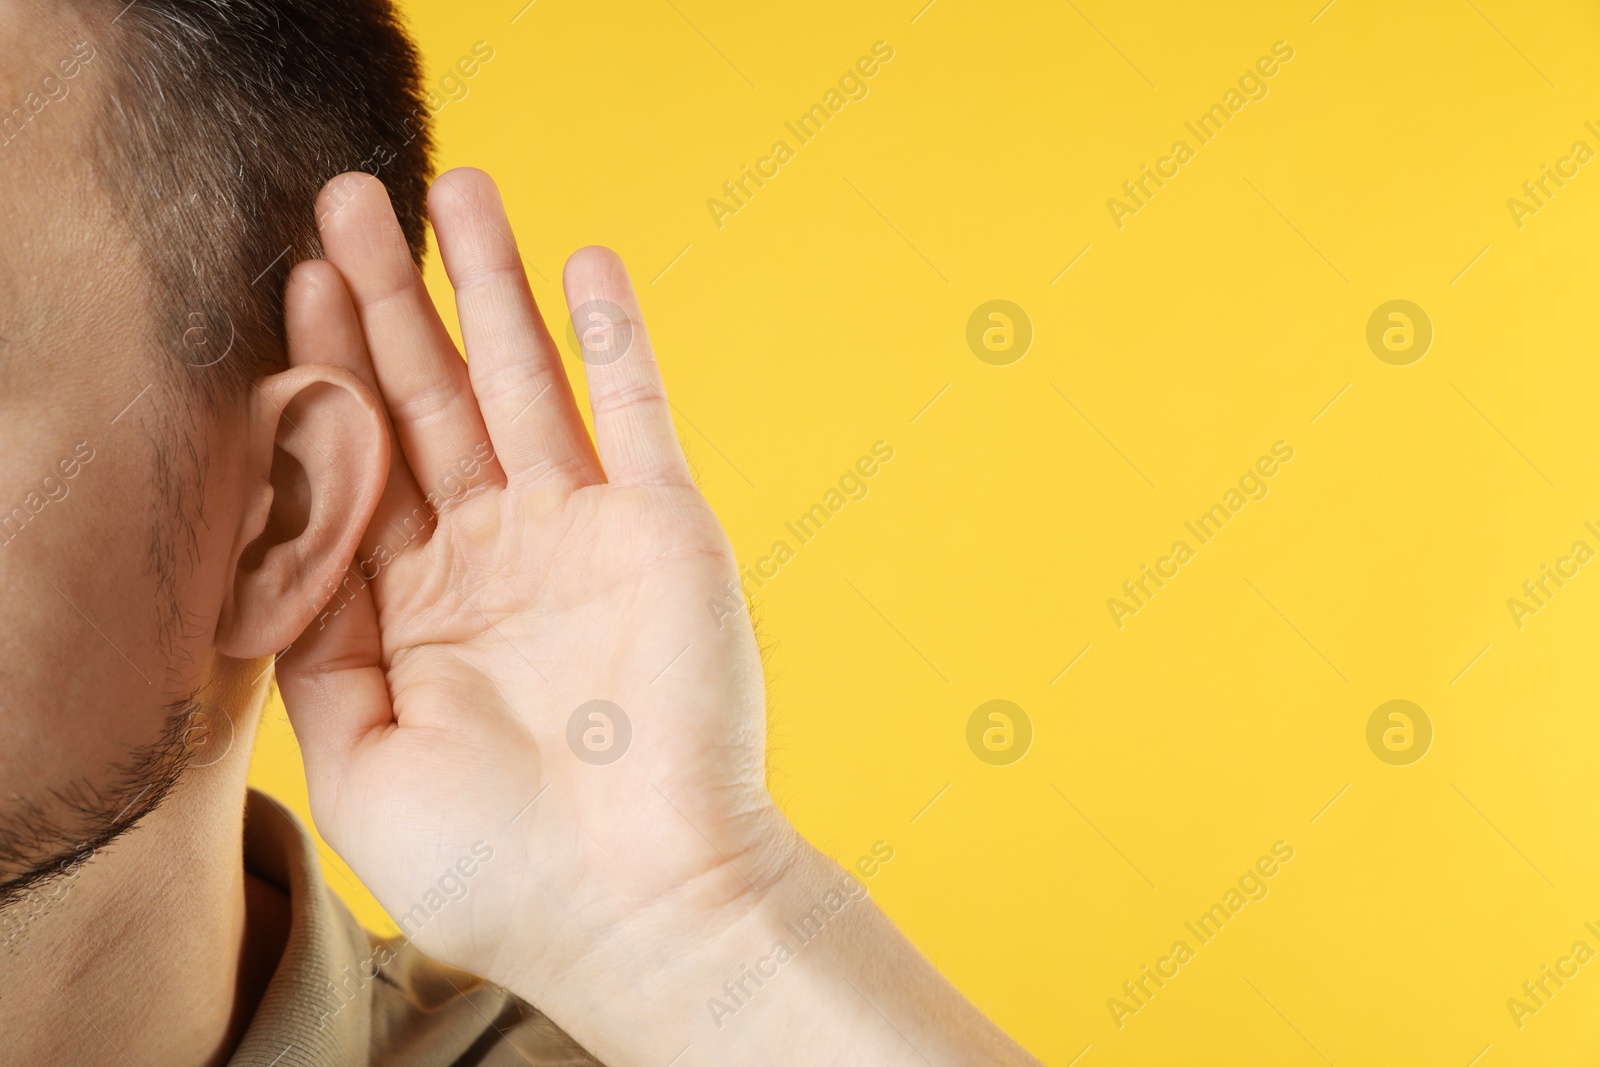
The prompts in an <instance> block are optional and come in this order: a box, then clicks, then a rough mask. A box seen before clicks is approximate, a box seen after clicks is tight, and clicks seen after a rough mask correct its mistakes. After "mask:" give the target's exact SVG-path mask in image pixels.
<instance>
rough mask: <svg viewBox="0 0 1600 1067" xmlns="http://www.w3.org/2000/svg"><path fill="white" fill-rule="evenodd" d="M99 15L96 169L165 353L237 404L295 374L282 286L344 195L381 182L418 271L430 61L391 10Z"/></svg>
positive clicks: (339, 4) (196, 5)
mask: <svg viewBox="0 0 1600 1067" xmlns="http://www.w3.org/2000/svg"><path fill="white" fill-rule="evenodd" d="M91 2H93V3H94V5H95V7H96V8H97V9H98V10H99V11H100V12H103V13H104V17H105V20H106V23H105V24H106V26H107V30H108V33H107V36H106V44H107V47H106V49H105V52H106V53H107V54H108V58H110V59H111V65H112V66H113V67H114V68H115V70H114V73H113V74H112V78H113V79H114V82H113V86H112V99H111V100H110V101H109V102H108V107H107V108H106V114H105V116H104V117H103V126H102V128H101V130H100V131H99V132H100V134H101V136H99V137H97V139H96V140H97V147H96V149H95V155H96V163H97V165H98V169H99V170H100V171H101V173H102V176H103V177H104V178H105V179H106V185H107V187H108V189H109V191H110V193H111V195H112V197H113V199H114V200H115V201H116V206H117V207H118V208H119V211H120V213H121V214H122V215H123V216H124V218H126V220H127V221H128V224H129V227H130V230H131V233H132V236H133V238H134V240H135V242H136V246H137V247H138V248H139V249H140V251H141V253H142V258H143V259H144V261H145V265H146V266H148V268H149V270H150V273H151V275H152V276H153V278H154V280H155V282H156V285H155V287H154V291H153V292H152V293H151V299H152V305H151V310H152V312H153V316H154V325H155V329H156V334H155V336H156V338H157V340H158V343H162V344H164V345H168V346H170V349H171V355H172V358H171V360H169V361H168V362H169V363H170V364H171V365H172V366H173V367H174V368H175V370H174V373H176V374H179V375H182V376H185V377H187V378H190V379H193V383H192V384H193V386H194V387H195V388H197V389H199V390H200V391H201V392H202V393H203V394H204V395H206V396H208V397H210V398H211V399H213V400H216V399H219V398H221V397H223V396H227V395H233V396H238V395H239V394H241V393H242V392H243V391H244V390H245V389H247V388H248V386H249V384H250V383H251V382H253V381H255V380H256V379H257V378H259V377H261V376H262V375H264V374H268V373H271V372H272V371H274V370H278V369H281V368H282V367H283V366H284V362H285V344H284V327H283V287H284V282H285V280H286V278H287V276H288V273H289V270H290V268H292V267H293V266H294V265H295V263H297V262H299V261H301V260H304V259H312V258H317V257H319V256H320V255H321V254H322V250H321V241H320V240H319V238H318V235H317V224H316V215H315V201H316V196H317V193H318V191H319V190H320V189H321V188H322V186H323V185H324V184H325V183H327V182H328V181H329V180H330V179H331V178H333V177H334V176H336V175H338V174H340V173H343V172H345V171H353V170H364V171H367V172H369V173H374V174H376V175H377V176H378V177H379V178H380V179H381V180H382V181H383V183H384V185H385V186H386V187H387V188H388V191H389V196H390V198H391V199H392V200H393V202H394V208H395V213H396V215H397V216H398V217H399V220H400V225H401V228H402V229H403V230H404V232H405V236H406V240H407V242H408V243H409V244H410V246H411V252H412V256H413V258H414V259H416V261H417V262H419V263H420V262H421V260H422V256H423V251H424V248H425V246H426V241H427V236H426V226H427V191H428V184H429V182H430V180H431V178H432V175H433V143H432V138H431V136H430V132H429V129H428V119H429V114H430V113H429V112H428V111H427V110H426V108H425V106H424V103H423V89H422V71H421V62H420V59H419V56H418V53H417V49H416V47H415V46H414V45H413V44H412V42H411V40H410V38H409V37H408V36H407V35H406V32H405V31H404V29H403V28H402V26H401V24H400V20H399V18H398V16H397V14H396V12H395V9H394V6H393V4H392V3H391V2H390V0H135V2H134V3H131V4H126V6H124V5H125V3H126V0H91ZM93 25H94V23H93V22H91V23H90V27H91V32H92V27H93ZM224 352H226V356H224ZM175 384H178V385H179V386H180V388H181V386H182V385H183V383H182V382H181V381H180V382H177V383H175Z"/></svg>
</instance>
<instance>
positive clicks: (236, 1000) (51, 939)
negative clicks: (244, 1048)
mask: <svg viewBox="0 0 1600 1067" xmlns="http://www.w3.org/2000/svg"><path fill="white" fill-rule="evenodd" d="M249 725H253V724H249ZM251 732H252V731H250V730H248V729H245V728H244V724H241V727H240V730H239V733H240V736H239V737H238V738H237V739H236V742H237V743H236V746H235V750H234V751H231V752H230V753H229V755H228V756H227V758H225V759H224V760H222V761H221V762H219V763H218V764H216V765H215V766H211V767H201V768H191V769H190V770H189V771H188V772H186V773H185V774H184V776H183V779H182V780H181V781H180V782H179V783H178V785H177V786H176V787H175V788H174V789H173V790H172V793H171V794H170V795H169V796H168V797H167V799H166V800H165V802H163V803H162V805H161V806H160V807H159V808H158V809H157V810H156V811H154V812H152V813H151V814H150V815H149V816H147V817H146V818H145V819H144V820H143V821H142V822H141V823H140V824H139V825H138V826H137V827H136V828H135V829H134V830H133V831H131V832H130V833H128V834H126V835H124V836H123V837H122V838H120V839H118V840H117V841H115V842H113V843H112V844H111V845H110V846H108V847H107V848H106V849H104V850H102V851H101V852H100V853H99V854H97V855H96V856H94V858H93V859H91V860H90V861H89V862H87V863H85V864H84V865H83V866H82V867H81V868H79V869H78V870H77V871H76V872H75V873H74V874H72V875H71V876H70V877H69V879H68V880H66V881H64V882H58V883H56V884H55V885H52V886H46V887H44V888H43V889H42V891H41V893H40V894H38V895H39V896H42V897H46V898H50V897H53V898H54V902H53V903H51V904H50V905H49V906H48V907H46V908H44V909H43V910H41V911H39V912H37V913H35V914H32V915H31V916H30V915H29V914H25V913H24V914H14V915H13V916H11V917H8V918H9V920H10V921H8V922H7V923H6V925H5V928H6V929H7V931H8V932H9V933H10V935H11V937H10V942H9V944H8V945H6V946H5V947H0V1033H4V1034H5V1035H6V1046H7V1047H6V1049H5V1053H4V1058H5V1061H6V1062H7V1063H138V1064H148V1063H160V1064H171V1065H173V1067H215V1065H219V1064H223V1063H226V1062H227V1059H228V1057H229V1055H230V1054H231V1053H232V1051H233V1048H234V1047H235V1046H236V1045H237V1043H238V1041H239V1038H240V1036H241V1035H242V1034H243V1032H244V1028H245V1026H247V1025H248V1023H249V1020H250V1017H251V1015H252V1014H253V1013H254V1011H255V1008H256V1005H257V1004H258V1003H259V1001H260V997H261V994H262V992H263V991H264V989H265V986H266V980H267V978H269V977H270V975H271V973H272V969H273V968H274V967H275V966H276V963H277V957H278V955H279V954H281V950H282V946H283V934H284V933H285V932H286V928H287V902H286V901H285V900H284V899H283V898H282V896H281V894H279V893H278V892H277V891H276V890H275V889H273V888H272V887H270V886H267V885H266V884H265V883H261V882H255V884H254V885H252V886H250V892H249V894H248V897H249V903H250V908H249V910H248V911H247V908H246V902H247V893H246V885H247V883H246V876H245V873H244V862H243V825H244V821H243V807H244V794H245V777H246V769H247V765H248V760H249V751H250V744H249V741H250V737H249V734H250V733H251ZM252 881H254V880H253V879H252ZM14 910H15V909H14ZM247 915H248V917H249V922H247Z"/></svg>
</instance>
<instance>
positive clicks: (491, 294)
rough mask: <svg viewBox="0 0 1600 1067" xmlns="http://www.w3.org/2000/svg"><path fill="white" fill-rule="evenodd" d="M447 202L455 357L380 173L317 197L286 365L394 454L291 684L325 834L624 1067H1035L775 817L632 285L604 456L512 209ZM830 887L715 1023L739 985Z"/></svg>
mask: <svg viewBox="0 0 1600 1067" xmlns="http://www.w3.org/2000/svg"><path fill="white" fill-rule="evenodd" d="M429 208H430V213H431V215H432V218H433V222H434V226H435V229H436V233H437V235H438V240H439V246H440V251H441V253H442V256H443V259H444V264H445V268H446V270H447V271H448V273H449V276H450V281H451V284H452V285H453V286H454V288H455V295H456V303H457V307H458V311H459V316H460V322H461V332H462V336H463V339H464V341H465V344H466V349H467V352H466V356H467V359H466V361H465V362H463V360H462V358H461V356H460V354H459V353H458V352H457V351H456V350H455V347H454V345H453V343H452V341H451V340H450V337H449V335H448V333H447V332H446V330H445V328H444V325H443V323H442V322H441V321H440V318H439V316H438V313H437V312H436V311H435V309H434V306H433V303H432V301H431V300H430V298H429V295H428V293H427V291H426V289H425V288H424V286H423V283H422V279H421V277H420V276H419V275H418V273H417V270H416V268H415V267H414V266H413V264H412V261H411V258H410V255H409V253H408V250H407V247H406V243H405V240H404V238H403V236H402V233H401V230H400V228H399V226H398V224H397V222H396V220H395V217H394V213H393V211H392V210H391V208H390V205H389V200H388V197H387V195H386V194H385V192H384V190H383V187H382V186H381V185H380V184H379V183H378V182H377V180H376V179H373V178H370V177H366V176H357V175H347V176H344V177H342V178H339V179H336V181H335V183H334V184H332V185H330V186H329V188H328V189H327V190H325V191H324V194H323V197H322V199H321V202H320V203H319V214H320V216H321V229H322V235H323V242H324V245H325V248H326V251H327V256H328V261H327V262H322V261H317V262H311V263H304V264H301V265H300V266H298V267H297V268H296V270H295V272H294V274H293V276H292V277H291V281H290V287H289V291H288V294H287V320H288V328H289V341H290V359H291V363H294V364H297V365H299V364H318V363H320V364H333V365H336V366H339V367H343V368H346V369H348V370H350V371H352V372H354V373H355V374H356V375H357V376H358V377H360V378H361V379H362V380H364V381H365V382H366V383H367V384H368V386H369V387H370V388H371V389H372V390H373V391H374V392H375V393H377V394H379V395H380V396H381V398H382V401H383V403H384V405H385V406H386V407H387V409H388V412H389V417H390V422H391V430H392V433H391V440H390V448H389V451H390V471H389V478H388V482H387V485H386V487H385V489H384V492H383V495H382V498H381V500H380V501H379V503H378V505H377V511H376V514H375V515H374V517H373V519H372V522H371V525H370V527H369V528H368V530H367V533H366V536H365V537H364V538H363V540H362V543H361V545H360V548H359V551H358V554H357V556H356V559H355V562H354V564H353V565H352V568H351V571H350V577H349V579H348V580H347V581H346V582H345V583H344V585H343V586H342V587H341V588H340V589H338V590H337V591H334V590H330V595H331V597H332V599H331V600H330V603H329V604H328V606H327V608H326V609H325V610H323V611H322V613H321V615H320V616H319V617H318V619H317V621H316V622H314V623H313V624H312V626H311V627H310V628H309V629H308V630H307V631H306V633H305V634H304V635H302V637H301V638H300V640H298V641H297V642H296V643H295V644H294V646H293V647H292V648H291V649H290V650H289V652H288V653H287V654H286V655H284V656H283V658H282V659H281V661H280V662H279V666H278V681H279V685H280V688H281V690H282V692H283V697H284V702H285V704H286V706H287V708H288V711H289V716H290V720H291V722H292V723H293V725H294V729H295V732H296V734H297V735H298V736H299V738H300V741H301V747H302V750H303V752H304V758H305V764H306V776H307V779H308V783H309V786H310V796H311V807H312V814H313V816H314V818H315V819H316V823H317V826H318V828H319V829H320V830H321V831H322V833H323V835H324V836H325V837H326V838H327V840H328V841H329V843H330V844H331V845H332V846H333V847H334V848H335V849H337V850H338V852H339V853H340V855H341V856H343V857H344V858H345V860H346V861H347V862H349V863H350V865H351V866H352V867H353V868H354V869H355V871H356V873H357V874H358V875H360V876H361V878H362V880H363V881H364V882H365V883H366V884H367V886H368V887H369V888H371V890H372V891H373V893H374V894H375V895H376V896H377V898H378V900H379V901H380V902H381V903H382V904H383V905H384V907H385V908H386V909H388V911H389V912H390V914H391V915H393V916H394V917H395V919H396V920H397V922H399V924H400V926H401V929H402V930H403V931H404V932H405V933H406V934H407V936H410V937H411V938H412V939H413V940H414V941H415V942H416V944H417V945H418V946H419V947H421V948H422V949H423V950H424V951H426V952H428V953H429V954H430V955H433V956H435V957H437V958H439V959H441V960H443V961H444V962H446V963H450V964H453V965H455V966H457V967H460V968H463V969H466V970H469V971H473V972H476V973H478V974H481V975H484V976H485V977H488V978H490V979H492V980H494V981H496V982H499V983H500V984H502V985H504V986H507V987H508V988H510V989H511V990H512V991H514V992H516V993H518V994H520V995H522V996H523V997H524V998H526V999H528V1000H530V1001H532V1002H534V1003H535V1004H537V1005H538V1006H539V1007H541V1008H543V1009H544V1010H545V1011H547V1012H548V1013H549V1014H550V1015H551V1017H552V1018H554V1019H555V1020H556V1021H557V1022H558V1023H560V1024H561V1025H563V1026H564V1027H566V1028H567V1029H568V1031H569V1032H571V1033H572V1034H573V1036H575V1037H577V1038H578V1039H579V1040H580V1041H582V1042H583V1043H584V1044H585V1045H586V1046H587V1047H588V1048H590V1049H591V1050H592V1051H594V1052H595V1053H596V1054H598V1055H600V1056H601V1057H602V1058H603V1059H604V1060H606V1062H608V1063H609V1064H611V1065H612V1067H625V1065H627V1064H635V1063H637V1064H653V1065H656V1067H660V1065H662V1064H665V1063H667V1062H669V1061H672V1062H679V1061H678V1060H676V1059H674V1057H681V1058H682V1059H681V1065H680V1067H690V1065H691V1064H694V1063H724V1062H734V1063H746V1062H760V1063H763V1064H774V1065H776V1064H784V1063H818V1062H828V1063H871V1064H889V1063H900V1062H905V1063H920V1062H924V1061H925V1060H926V1058H927V1057H928V1056H929V1055H933V1054H938V1053H940V1052H942V1053H943V1054H945V1055H948V1056H953V1057H955V1059H953V1060H952V1061H951V1062H976V1060H977V1059H982V1060H984V1061H986V1062H1015V1063H1027V1062H1032V1061H1031V1060H1029V1059H1027V1057H1026V1054H1025V1053H1022V1052H1021V1051H1020V1050H1019V1049H1017V1047H1016V1046H1015V1045H1014V1044H1012V1043H1010V1042H1009V1041H1008V1040H1007V1039H1006V1038H1005V1037H1004V1036H1003V1035H1001V1034H1000V1033H999V1032H998V1031H997V1030H995V1029H994V1028H993V1027H992V1026H991V1025H990V1024H989V1023H988V1022H987V1021H986V1020H984V1019H983V1017H982V1016H981V1015H980V1014H978V1013H977V1012H976V1011H975V1010H974V1009H973V1008H971V1006H970V1005H968V1004H966V1002H965V1001H963V1000H962V999H961V998H960V996H959V994H957V993H956V992H955V991H954V990H953V989H952V988H951V987H950V986H949V985H948V984H947V983H945V982H944V981H943V979H942V978H940V977H939V975H938V973H937V972H936V971H934V970H933V969H932V968H931V967H930V966H929V965H928V964H927V963H926V961H924V960H923V959H922V958H921V957H920V956H919V955H918V954H917V952H916V950H915V949H914V948H912V947H911V946H910V944H909V943H908V942H906V941H905V940H904V939H903V938H902V937H901V936H900V935H899V933H898V931H896V930H894V928H893V926H892V925H891V924H890V923H889V922H888V921H887V920H886V919H885V918H884V917H883V915H882V913H881V912H879V911H877V909H876V908H875V907H873V905H872V903H871V901H870V900H864V899H862V897H861V895H860V894H858V893H855V892H849V890H850V885H849V884H848V883H846V882H845V876H844V874H843V872H842V871H841V870H840V869H839V868H838V867H837V866H835V865H833V864H832V863H831V862H830V861H828V860H826V859H825V858H823V857H822V856H820V855H819V854H818V853H816V852H815V850H813V849H811V848H810V846H809V845H807V844H806V843H805V842H804V841H802V840H801V839H800V838H799V837H798V835H796V834H795V832H794V831H793V830H792V828H790V826H789V824H788V822H787V821H786V820H785V819H784V818H783V817H782V815H781V814H780V813H778V811H777V809H776V808H775V806H774V805H773V803H772V801H771V799H770V797H769V795H768V793H767V791H766V788H765V783H764V741H765V723H764V685H763V680H762V675H761V663H760V656H759V653H758V649H757V646H756V642H755V638H754V634H753V632H752V630H751V626H750V622H749V619H748V617H747V616H746V615H745V613H744V610H743V607H744V604H743V596H742V593H741V592H740V589H739V586H738V584H737V571H736V567H735V563H734V558H733V553H732V551H731V549H730V547H729V544H728V541H727V538H726V537H725V536H724V534H723V532H722V529H721V527H720V526H719V525H718V523H717V520H716V518H715V516H713V515H712V513H711V511H710V509H709V507H708V506H707V504H706V502H705V500H704V499H703V498H702V497H701V496H700V494H699V492H698V491H697V490H696V489H695V486H694V484H693V482H692V480H691V478H690V476H689V471H688V467H687V464H686V463H685V460H684V457H683V453H682V451H681V450H680V448H679V445H678V441H677V437H676V435H675V433H674V431H673V427H672V421H671V418H670V407H669V405H668V404H667V401H666V398H665V395H664V393H663V390H662V383H661V377H660V374H659V372H658V370H657V368H656V363H655V358H654V355H653V353H652V350H651V345H650V337H649V334H648V332H647V331H646V329H645V326H644V323H643V322H642V321H641V319H640V315H639V307H638V302H637V300H636V298H635V296H634V293H633V290H632V287H631V286H630V284H629V282H628V278H627V275H626V272H625V271H624V270H623V267H622V264H621V263H620V262H619V261H618V260H617V258H616V256H615V255H613V254H612V253H610V252H609V251H606V250H604V249H600V248H590V249H585V250H583V251H580V252H578V253H577V254H576V255H574V256H573V257H572V259H571V260H570V261H569V263H568V264H567V269H566V274H565V278H564V279H563V280H564V285H565V289H566V297H567V303H568V305H569V307H570V308H572V309H573V314H572V317H573V319H574V321H575V323H576V326H577V329H578V330H579V331H580V332H581V336H582V348H583V351H584V363H585V368H584V370H585V375H586V377H587V380H588V391H589V399H590V407H591V409H592V412H593V416H594V444H591V441H590V436H589V433H588V431H587V429H586V428H585V426H584V423H583V420H582V419H581V418H580V416H579V413H578V409H577V406H576V404H575V402H574V398H573V393H572V390H571V388H570V387H569V385H568V382H567V379H566V376H565V373H564V372H563V369H562V364H561V361H560V359H559V356H558V354H557V349H556V346H555V344H554V343H553V342H552V340H551V336H550V333H549V331H548V330H547V329H546V328H545V325H544V322H543V321H542V319H541V318H540V314H539V311H538V309H537V308H536V307H535V305H534V300H533V296H532V293H531V291H530V289H529V286H528V282H527V278H526V276H525V275H524V273H523V268H522V264H521V260H520V258H519V257H518V254H517V250H516V246H515V243H514V241H513V240H512V237H511V232H510V226H509V224H508V222H507V219H506V215H505V212H504V210H503V208H502V206H501V203H500V199H499V196H498V194H497V193H496V191H495V188H494V186H493V184H492V183H491V182H490V181H489V179H488V177H487V176H486V175H483V174H481V173H479V172H476V171H470V170H458V171H453V172H451V173H449V174H446V175H445V176H443V177H442V178H441V179H440V180H439V181H438V182H437V183H436V184H435V185H434V187H433V191H432V193H431V195H430V198H429ZM369 353H370V358H369ZM854 888H855V889H856V890H860V889H861V887H860V885H859V883H857V884H855V886H854ZM841 891H844V892H847V893H848V895H849V898H850V899H851V900H853V901H857V903H855V904H854V905H852V906H853V909H854V910H851V911H847V912H846V911H839V912H837V913H830V914H836V915H837V916H838V917H837V918H836V919H834V920H832V921H831V923H830V925H829V928H828V936H827V937H826V938H820V937H819V938H818V939H817V940H816V941H815V942H814V944H816V945H818V946H820V947H810V945H811V944H812V943H811V942H808V943H807V945H808V947H806V950H805V951H806V955H805V956H804V957H803V959H801V960H800V962H797V963H793V964H788V965H787V970H786V971H785V972H784V975H783V978H784V983H785V988H784V991H783V992H782V993H781V994H780V993H779V992H778V991H773V992H772V993H771V994H770V995H765V994H764V995H763V998H762V999H760V1000H759V1001H756V1000H752V1001H751V1002H750V1003H751V1004H752V1005H753V1006H752V1007H750V1010H747V1011H744V1010H742V1011H741V1013H740V1014H739V1016H738V1018H737V1025H734V1026H728V1027H727V1028H726V1029H725V1024H726V1022H727V1020H726V1019H725V1018H724V1017H723V1016H721V1015H719V1014H718V1013H717V1012H716V1010H715V998H716V997H718V996H724V995H727V994H725V993H724V990H725V989H726V988H727V986H725V985H724V983H725V982H726V981H727V979H729V978H738V977H740V976H741V975H742V974H743V973H744V972H743V970H742V969H741V968H742V967H743V965H744V964H745V963H748V962H749V961H751V960H755V959H757V958H769V959H770V958H771V956H772V954H773V953H774V952H775V951H776V943H777V942H778V941H780V940H781V939H783V938H789V939H790V940H793V935H792V934H790V933H788V932H786V931H787V930H788V927H787V925H786V922H785V920H788V919H792V918H794V917H795V916H797V915H803V914H807V912H808V909H810V908H812V907H813V906H814V905H819V903H820V902H823V901H834V900H837V899H843V898H842V897H841ZM797 944H798V942H797ZM790 948H791V949H792V948H793V946H790ZM764 954H765V955H764ZM753 988H754V987H749V986H747V987H746V991H747V992H749V991H750V990H751V989H753ZM735 999H737V1001H738V1003H739V1005H740V1008H741V1009H743V1008H744V1007H745V1006H746V1002H745V1000H744V999H743V998H742V997H735ZM707 1005H711V1006H712V1009H713V1010H712V1011H711V1013H710V1016H709V1018H708V1015H707V1011H706V1006H707ZM891 1018H894V1019H897V1020H898V1022H890V1019H891Z"/></svg>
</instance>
